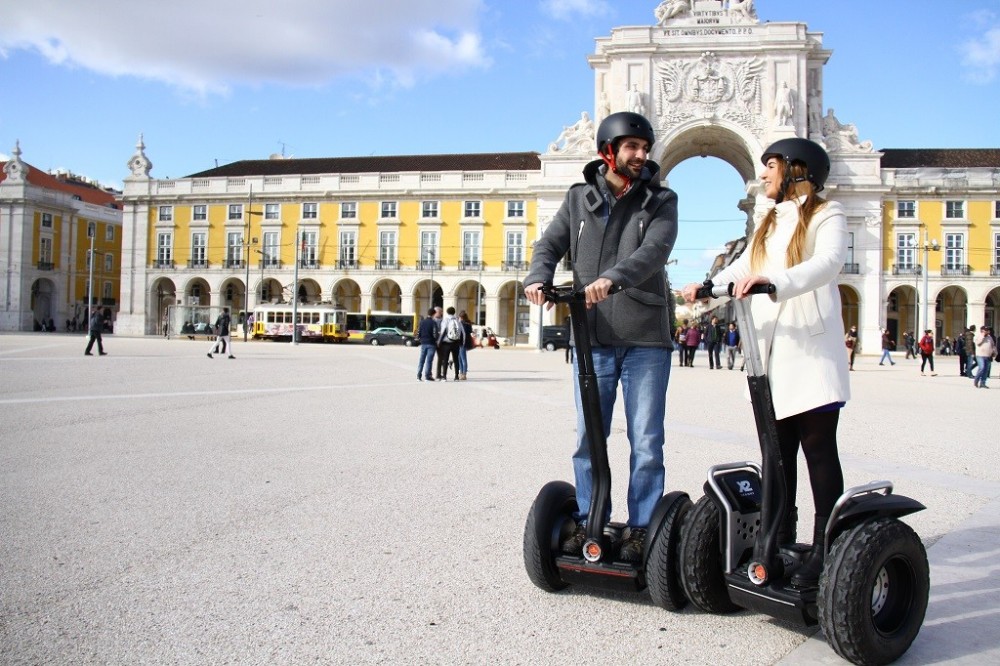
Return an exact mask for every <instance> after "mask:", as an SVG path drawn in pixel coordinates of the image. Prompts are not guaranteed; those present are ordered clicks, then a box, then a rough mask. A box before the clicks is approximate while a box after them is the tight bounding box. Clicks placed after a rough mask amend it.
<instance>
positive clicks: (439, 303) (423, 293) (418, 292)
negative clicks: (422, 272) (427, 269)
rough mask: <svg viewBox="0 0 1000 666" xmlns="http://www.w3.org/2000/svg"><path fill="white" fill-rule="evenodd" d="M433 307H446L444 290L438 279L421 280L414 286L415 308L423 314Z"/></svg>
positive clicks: (419, 313) (415, 310) (418, 312)
mask: <svg viewBox="0 0 1000 666" xmlns="http://www.w3.org/2000/svg"><path fill="white" fill-rule="evenodd" d="M432 307H440V308H443V307H444V290H443V289H442V288H441V285H440V284H439V283H438V281H437V280H434V281H431V280H430V279H426V280H421V281H419V282H417V284H416V285H415V286H414V288H413V310H414V312H416V313H417V314H418V315H420V316H423V315H424V314H425V313H426V312H427V311H428V310H430V309H431V308H432ZM456 307H457V306H456Z"/></svg>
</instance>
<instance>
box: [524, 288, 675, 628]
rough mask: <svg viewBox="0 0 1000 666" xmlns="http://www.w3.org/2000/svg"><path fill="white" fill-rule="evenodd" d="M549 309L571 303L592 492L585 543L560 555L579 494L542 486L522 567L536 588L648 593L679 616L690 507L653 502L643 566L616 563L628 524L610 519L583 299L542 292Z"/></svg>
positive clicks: (568, 291)
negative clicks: (683, 535) (682, 546)
mask: <svg viewBox="0 0 1000 666" xmlns="http://www.w3.org/2000/svg"><path fill="white" fill-rule="evenodd" d="M542 291H543V293H544V294H545V297H546V299H547V300H548V301H551V302H553V303H568V304H569V307H570V320H571V322H572V326H573V335H574V340H575V341H576V354H577V366H578V369H579V374H578V378H577V381H578V382H579V384H580V396H581V401H582V404H583V416H584V424H585V426H586V429H587V436H588V440H589V446H590V458H591V465H592V474H593V493H592V498H591V505H590V508H589V510H588V513H587V527H586V540H585V542H584V544H583V547H582V549H581V552H579V553H572V554H570V553H564V552H562V548H561V545H562V543H563V541H564V540H565V539H566V538H568V537H569V536H570V535H571V534H572V533H573V532H574V530H575V529H576V521H575V520H574V519H573V514H574V512H576V511H577V510H578V509H577V503H576V489H575V488H574V487H573V486H572V485H571V484H569V483H566V482H565V481H551V482H549V483H547V484H546V485H545V486H544V487H543V488H542V489H541V491H540V492H539V493H538V496H537V497H536V498H535V502H534V504H532V506H531V510H530V511H529V512H528V520H527V522H526V523H525V526H524V567H525V569H526V570H527V573H528V578H529V579H530V580H531V582H532V583H534V584H535V585H537V586H538V587H539V588H541V589H543V590H546V591H548V592H557V591H559V590H563V589H565V588H567V587H568V586H570V585H581V586H591V587H594V588H600V589H605V590H615V591H633V592H641V591H642V590H644V589H648V590H649V594H650V596H651V597H652V599H653V601H654V602H655V603H656V604H657V605H659V606H661V607H663V608H665V609H667V610H677V609H680V608H682V607H684V606H685V605H686V604H687V599H686V598H685V597H684V593H683V591H682V589H681V584H680V578H679V571H678V548H677V546H678V543H679V539H680V527H681V524H682V523H683V520H684V516H685V515H686V514H687V512H688V509H690V507H691V500H690V498H689V497H688V496H687V494H686V493H682V492H671V493H667V494H666V495H664V496H663V497H662V498H661V499H660V501H659V502H658V503H657V505H656V507H655V509H654V511H653V516H652V519H651V520H650V524H649V527H648V529H647V531H646V538H645V541H644V542H643V557H642V561H641V562H638V563H636V562H626V561H621V560H619V559H618V557H617V555H618V551H619V548H620V546H621V542H622V538H623V532H624V530H625V527H626V526H625V525H624V524H622V523H616V522H610V521H609V520H608V519H607V515H608V513H609V509H610V506H611V470H610V467H609V464H608V444H607V440H606V438H605V436H604V422H603V418H602V416H601V401H600V395H599V392H598V386H597V375H596V373H595V371H594V359H593V355H592V353H591V341H590V334H589V329H588V326H587V308H586V302H585V297H584V294H583V292H581V291H576V290H574V289H573V288H572V287H545V288H543V290H542Z"/></svg>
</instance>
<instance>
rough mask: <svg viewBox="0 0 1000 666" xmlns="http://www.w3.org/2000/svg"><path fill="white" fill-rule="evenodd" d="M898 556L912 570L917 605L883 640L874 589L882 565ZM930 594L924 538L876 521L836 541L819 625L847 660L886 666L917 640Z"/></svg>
mask: <svg viewBox="0 0 1000 666" xmlns="http://www.w3.org/2000/svg"><path fill="white" fill-rule="evenodd" d="M899 555H901V556H903V557H906V558H907V559H908V561H909V563H910V565H911V567H912V574H913V577H914V580H913V586H914V590H913V595H914V598H913V600H912V604H913V605H912V607H911V609H910V612H909V615H908V616H907V618H906V620H905V621H904V622H903V626H902V627H900V629H899V630H897V631H896V632H895V633H894V634H893V635H891V636H884V635H882V634H880V633H879V632H878V631H877V630H876V629H875V627H874V625H873V621H872V611H871V596H872V586H873V585H874V578H875V575H876V574H877V573H878V570H879V569H881V567H882V564H883V563H884V562H886V561H887V560H888V559H889V558H890V557H892V556H899ZM929 590H930V574H929V565H928V563H927V552H926V550H925V549H924V545H923V543H922V542H921V541H920V537H919V536H917V534H916V532H914V531H913V529H912V528H911V527H910V526H909V525H907V524H905V523H903V522H900V521H899V520H898V519H896V518H887V517H883V518H877V519H875V520H871V521H868V522H865V523H862V524H860V525H858V526H856V527H853V528H851V529H849V530H847V531H845V532H843V533H842V534H840V535H839V536H838V537H837V539H836V540H835V541H834V543H833V546H832V548H831V549H830V553H829V555H828V556H827V562H826V566H825V567H824V568H823V573H822V574H821V575H820V581H819V594H818V597H817V602H818V603H817V606H818V615H819V625H820V627H821V628H822V630H823V633H824V635H825V636H826V640H827V643H829V645H830V647H831V648H833V650H834V652H836V653H837V654H839V655H840V656H841V657H843V658H844V659H847V660H848V661H850V662H852V663H855V664H866V665H867V664H888V663H890V662H893V661H895V660H896V659H898V658H899V657H900V656H902V655H903V653H905V652H906V650H907V649H909V647H910V644H911V643H912V642H913V640H914V639H915V638H916V637H917V633H919V631H920V627H921V625H922V624H923V620H924V614H925V612H926V611H927V597H928V594H929ZM891 593H896V594H898V592H891Z"/></svg>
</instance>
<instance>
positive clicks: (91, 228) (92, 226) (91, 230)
mask: <svg viewBox="0 0 1000 666" xmlns="http://www.w3.org/2000/svg"><path fill="white" fill-rule="evenodd" d="M96 236H97V222H88V223H87V238H94V237H96Z"/></svg>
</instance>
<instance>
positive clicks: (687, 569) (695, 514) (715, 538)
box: [680, 496, 740, 613]
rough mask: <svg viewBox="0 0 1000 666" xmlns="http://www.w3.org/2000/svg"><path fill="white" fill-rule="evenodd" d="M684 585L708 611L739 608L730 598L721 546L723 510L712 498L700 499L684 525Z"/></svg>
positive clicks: (719, 611) (695, 603) (688, 592)
mask: <svg viewBox="0 0 1000 666" xmlns="http://www.w3.org/2000/svg"><path fill="white" fill-rule="evenodd" d="M680 559H681V570H680V571H681V586H682V588H683V590H684V594H685V595H687V598H688V599H689V600H690V601H691V603H692V604H694V606H695V607H697V608H699V609H700V610H703V611H705V612H706V613H732V612H734V611H737V610H739V608H740V607H739V606H737V605H736V604H734V603H733V602H732V601H731V600H730V598H729V592H728V591H727V589H726V579H725V575H724V573H723V571H722V551H721V548H720V545H719V509H718V507H717V506H716V505H715V502H713V501H712V499H711V498H709V497H707V496H705V497H702V498H701V499H699V500H698V501H697V502H696V503H695V505H694V508H692V509H691V510H690V511H688V512H687V516H686V517H685V519H684V524H683V526H682V527H681V542H680Z"/></svg>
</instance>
